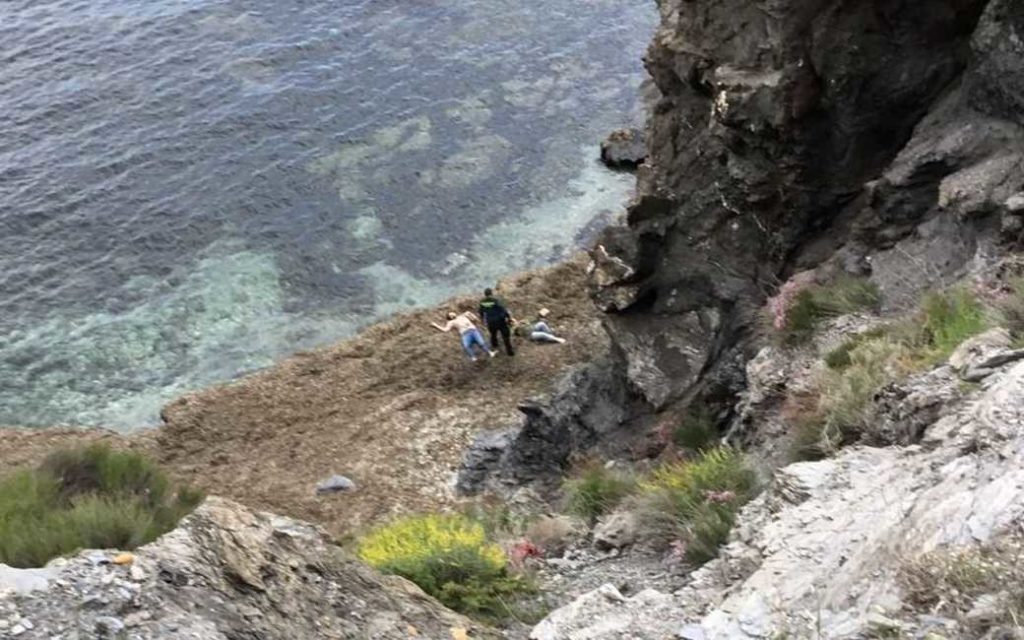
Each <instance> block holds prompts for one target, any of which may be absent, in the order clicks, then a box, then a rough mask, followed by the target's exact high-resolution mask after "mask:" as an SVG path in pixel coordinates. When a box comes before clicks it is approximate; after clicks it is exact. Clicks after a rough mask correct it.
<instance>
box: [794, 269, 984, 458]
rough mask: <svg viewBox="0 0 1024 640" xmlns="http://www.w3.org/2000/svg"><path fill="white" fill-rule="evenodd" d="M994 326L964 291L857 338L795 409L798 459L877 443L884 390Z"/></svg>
mask: <svg viewBox="0 0 1024 640" xmlns="http://www.w3.org/2000/svg"><path fill="white" fill-rule="evenodd" d="M989 325H990V321H989V314H988V312H987V310H986V308H985V306H984V305H983V304H982V303H981V302H980V301H979V299H978V298H977V296H975V295H974V294H973V293H971V292H970V291H968V290H966V289H962V288H958V289H952V290H949V291H945V292H936V293H930V294H928V295H927V296H925V298H924V299H923V300H922V302H921V306H920V309H919V310H918V312H917V313H916V314H914V315H913V316H912V317H910V318H909V319H907V320H904V321H900V322H894V323H890V324H888V325H884V326H882V327H876V328H874V329H872V330H871V331H868V332H865V333H862V334H858V335H856V336H852V337H850V338H849V339H847V340H846V341H845V342H843V343H842V344H841V345H839V347H837V348H836V349H834V350H832V351H831V352H829V353H828V354H827V355H826V356H825V364H826V365H827V367H828V368H827V370H826V371H824V372H822V374H821V376H820V378H819V379H818V383H817V393H816V394H812V395H809V396H808V398H804V399H803V400H802V401H801V402H799V403H792V407H791V408H792V409H795V410H791V411H790V412H789V415H787V421H788V422H789V425H790V435H791V448H790V454H791V457H792V458H793V459H796V460H809V459H818V458H821V457H825V456H829V455H832V454H834V453H835V452H836V451H837V450H838V449H839V448H840V447H842V446H844V445H845V444H848V443H850V442H853V441H856V440H857V439H859V438H861V437H862V436H864V435H869V436H870V435H871V433H872V431H873V426H874V422H875V421H874V418H873V414H872V410H873V401H874V399H875V396H876V395H877V394H878V392H879V391H880V390H881V389H882V388H883V387H884V386H885V385H887V384H889V383H891V382H894V381H896V380H898V379H900V378H903V377H905V376H907V375H909V374H911V373H914V372H916V371H921V370H924V369H927V368H929V367H932V366H934V365H935V364H937V363H939V362H941V361H943V360H944V359H946V358H948V357H949V355H950V354H951V353H952V352H953V350H954V349H956V347H957V346H959V345H960V344H961V343H962V342H963V341H964V340H966V339H967V338H970V337H971V336H974V335H976V334H978V333H981V332H982V331H984V330H985V329H987V328H988V327H989Z"/></svg>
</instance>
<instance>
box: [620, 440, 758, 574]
mask: <svg viewBox="0 0 1024 640" xmlns="http://www.w3.org/2000/svg"><path fill="white" fill-rule="evenodd" d="M756 490H757V479H756V475H755V474H754V471H753V470H752V469H751V468H750V467H749V465H748V464H747V462H746V459H745V457H744V456H743V454H741V453H740V452H738V451H736V450H734V449H731V448H728V447H718V448H715V449H709V450H707V451H705V452H704V453H702V454H701V455H700V456H699V457H697V458H696V459H694V460H692V461H682V462H678V463H674V464H668V465H664V466H662V467H660V468H658V469H656V470H655V471H654V472H652V474H651V475H650V476H649V477H648V478H647V479H645V480H643V481H641V482H640V484H639V485H638V492H637V494H636V496H635V497H634V498H633V502H634V507H635V508H636V511H637V515H638V517H639V519H640V522H641V523H642V528H643V529H644V531H645V534H646V535H647V536H648V537H650V538H651V539H652V541H655V542H662V543H665V544H670V545H672V546H673V547H675V548H676V550H677V551H678V552H679V553H680V554H681V555H682V556H683V557H684V558H685V559H686V560H688V561H690V562H692V563H694V564H703V563H704V562H707V561H708V560H710V559H711V558H714V557H715V556H716V555H718V548H719V547H720V546H721V545H722V543H724V542H725V541H726V539H727V538H728V536H729V531H730V530H731V529H732V526H733V523H734V522H735V520H736V513H737V512H738V511H739V509H740V507H742V506H743V505H744V504H746V502H748V501H749V500H750V499H751V498H752V497H753V496H754V495H755V492H756Z"/></svg>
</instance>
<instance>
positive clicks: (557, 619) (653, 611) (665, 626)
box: [530, 584, 679, 640]
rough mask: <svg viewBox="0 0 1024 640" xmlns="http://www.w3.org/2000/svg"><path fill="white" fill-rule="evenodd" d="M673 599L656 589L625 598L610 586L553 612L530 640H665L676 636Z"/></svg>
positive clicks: (536, 628) (534, 629) (606, 585)
mask: <svg viewBox="0 0 1024 640" xmlns="http://www.w3.org/2000/svg"><path fill="white" fill-rule="evenodd" d="M673 605H674V599H673V597H672V596H671V595H668V594H664V593H660V592H658V591H655V590H653V589H647V590H645V591H641V592H640V593H638V594H636V595H635V596H633V597H631V598H626V597H625V596H623V595H622V593H620V592H619V590H618V589H616V588H615V587H614V586H612V585H610V584H604V585H601V586H600V587H598V588H597V589H595V590H593V591H590V592H589V593H586V594H584V595H582V596H580V597H579V598H576V599H575V600H573V601H572V602H571V603H569V604H567V605H565V606H564V607H561V608H559V609H556V610H555V611H553V612H551V613H550V614H549V615H548V616H547V617H546V618H544V620H542V621H541V622H540V624H538V625H537V626H535V627H534V628H533V630H532V631H531V632H530V640H567V639H569V638H571V639H573V640H598V639H601V638H607V639H611V638H630V640H664V638H673V637H675V635H676V631H677V630H678V627H679V625H678V624H677V623H675V622H673Z"/></svg>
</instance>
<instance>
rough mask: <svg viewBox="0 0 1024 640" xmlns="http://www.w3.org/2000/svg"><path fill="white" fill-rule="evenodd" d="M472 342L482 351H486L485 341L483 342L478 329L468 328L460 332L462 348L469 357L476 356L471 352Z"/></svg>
mask: <svg viewBox="0 0 1024 640" xmlns="http://www.w3.org/2000/svg"><path fill="white" fill-rule="evenodd" d="M474 344H475V345H477V346H478V347H480V350H481V351H483V352H484V353H488V351H487V343H486V342H484V337H483V335H481V334H480V330H479V329H470V330H469V331H467V332H466V333H464V334H462V348H463V349H465V350H466V355H467V356H469V357H470V358H474V357H476V354H474V353H473V345H474Z"/></svg>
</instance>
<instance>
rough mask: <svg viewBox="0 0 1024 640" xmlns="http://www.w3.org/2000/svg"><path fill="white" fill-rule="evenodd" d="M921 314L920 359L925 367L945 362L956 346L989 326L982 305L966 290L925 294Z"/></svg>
mask: <svg viewBox="0 0 1024 640" xmlns="http://www.w3.org/2000/svg"><path fill="white" fill-rule="evenodd" d="M921 311H922V317H923V326H922V334H921V339H920V342H921V344H920V349H921V353H920V356H921V359H922V361H923V362H925V363H929V364H935V363H938V362H941V361H942V360H944V359H946V358H947V357H949V355H950V354H951V353H953V351H954V350H955V349H956V348H957V347H959V346H960V343H962V342H963V341H964V340H966V339H967V338H970V337H972V336H975V335H977V334H979V333H981V332H982V331H984V330H985V329H987V328H989V326H990V322H989V318H988V314H987V313H986V310H985V307H984V305H982V303H981V301H980V300H979V299H978V297H977V296H976V295H974V294H973V293H971V292H970V291H968V290H967V289H953V290H951V291H946V292H941V293H939V292H937V293H931V294H928V295H927V296H925V298H924V300H923V301H922V303H921Z"/></svg>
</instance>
